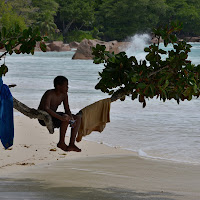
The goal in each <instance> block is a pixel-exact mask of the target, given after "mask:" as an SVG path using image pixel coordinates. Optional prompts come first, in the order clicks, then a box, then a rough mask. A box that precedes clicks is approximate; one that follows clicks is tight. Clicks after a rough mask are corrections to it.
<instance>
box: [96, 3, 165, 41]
mask: <svg viewBox="0 0 200 200" xmlns="http://www.w3.org/2000/svg"><path fill="white" fill-rule="evenodd" d="M165 11H166V4H165V3H164V1H163V0H151V1H150V0H137V1H132V0H120V1H116V0H103V2H102V4H101V5H100V6H99V11H98V12H97V13H96V25H101V26H102V27H103V29H102V30H101V31H103V32H104V40H107V41H108V40H113V39H116V40H123V39H125V38H126V37H127V36H130V35H133V34H135V33H138V32H145V31H148V30H151V28H152V27H155V25H156V24H157V23H158V22H159V18H160V17H161V16H162V15H165Z"/></svg>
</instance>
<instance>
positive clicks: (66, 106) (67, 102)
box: [63, 95, 73, 119]
mask: <svg viewBox="0 0 200 200" xmlns="http://www.w3.org/2000/svg"><path fill="white" fill-rule="evenodd" d="M63 105H64V109H65V113H66V114H67V115H69V116H70V117H71V119H73V116H72V113H71V110H70V108H69V101H68V95H66V96H65V98H64V100H63Z"/></svg>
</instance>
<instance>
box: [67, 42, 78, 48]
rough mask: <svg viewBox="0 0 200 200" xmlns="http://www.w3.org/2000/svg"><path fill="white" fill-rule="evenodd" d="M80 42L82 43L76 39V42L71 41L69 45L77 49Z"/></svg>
mask: <svg viewBox="0 0 200 200" xmlns="http://www.w3.org/2000/svg"><path fill="white" fill-rule="evenodd" d="M79 44H80V43H79V42H75V41H74V42H70V43H69V46H70V48H73V49H77V48H78V46H79Z"/></svg>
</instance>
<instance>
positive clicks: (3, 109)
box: [0, 77, 14, 149]
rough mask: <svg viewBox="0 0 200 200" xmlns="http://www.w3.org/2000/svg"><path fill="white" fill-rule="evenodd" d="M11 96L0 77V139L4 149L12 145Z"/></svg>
mask: <svg viewBox="0 0 200 200" xmlns="http://www.w3.org/2000/svg"><path fill="white" fill-rule="evenodd" d="M13 138H14V122H13V97H12V94H11V92H10V90H9V87H8V86H7V85H5V84H3V81H2V77H0V139H1V142H2V144H3V146H4V148H5V149H7V148H9V147H10V146H12V145H13Z"/></svg>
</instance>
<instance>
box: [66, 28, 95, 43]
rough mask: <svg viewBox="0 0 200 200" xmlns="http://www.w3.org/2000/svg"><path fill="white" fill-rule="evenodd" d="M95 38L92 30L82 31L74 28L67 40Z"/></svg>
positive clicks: (78, 40) (77, 40)
mask: <svg viewBox="0 0 200 200" xmlns="http://www.w3.org/2000/svg"><path fill="white" fill-rule="evenodd" d="M85 38H86V39H94V38H93V37H92V32H90V31H81V30H74V31H71V32H70V33H69V34H68V36H67V42H73V41H76V42H81V41H82V40H83V39H85Z"/></svg>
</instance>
